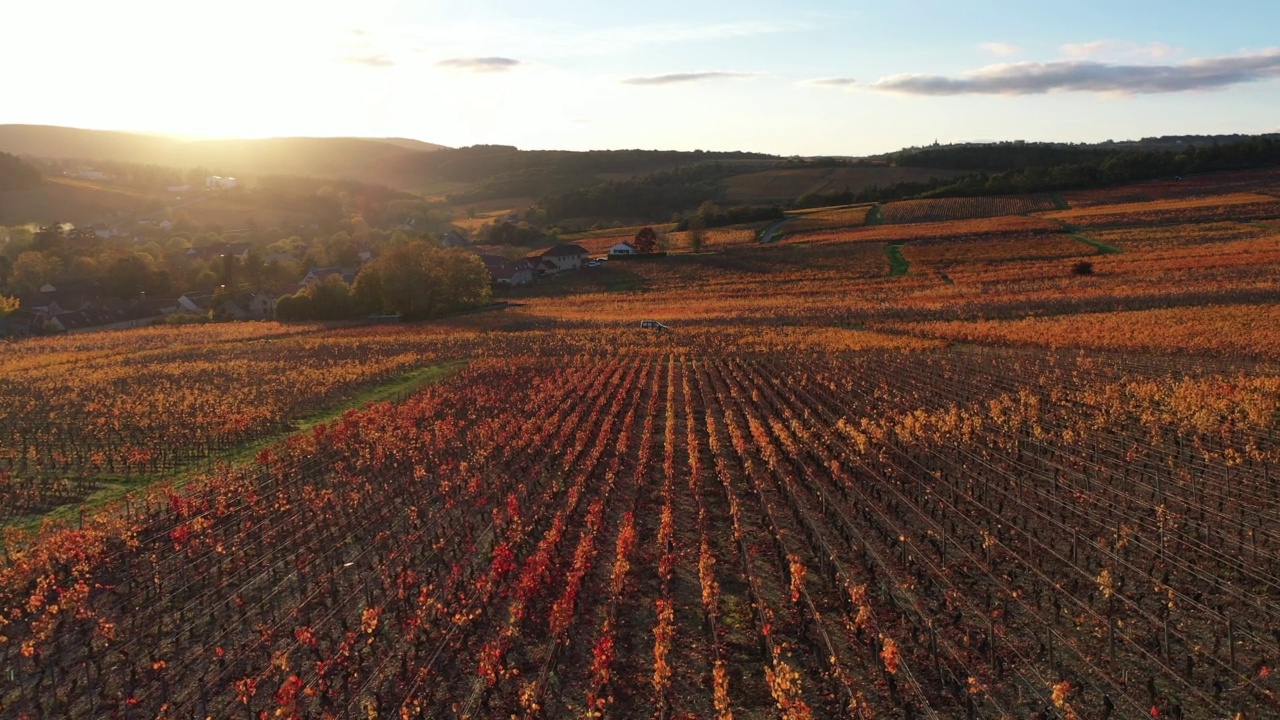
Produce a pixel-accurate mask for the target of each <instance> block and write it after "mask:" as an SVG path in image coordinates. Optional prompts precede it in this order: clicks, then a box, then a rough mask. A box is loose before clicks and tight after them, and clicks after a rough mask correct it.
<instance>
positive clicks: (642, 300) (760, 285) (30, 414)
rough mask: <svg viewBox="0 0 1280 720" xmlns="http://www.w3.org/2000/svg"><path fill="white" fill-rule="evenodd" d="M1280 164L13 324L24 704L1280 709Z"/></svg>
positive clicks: (15, 525) (741, 712) (1205, 713)
mask: <svg viewBox="0 0 1280 720" xmlns="http://www.w3.org/2000/svg"><path fill="white" fill-rule="evenodd" d="M1272 179H1273V178H1271V176H1269V175H1267V176H1266V177H1262V178H1261V179H1259V178H1258V177H1253V176H1246V175H1244V174H1240V175H1239V176H1237V175H1231V176H1229V177H1228V178H1227V180H1228V181H1229V182H1227V184H1226V185H1224V187H1225V188H1226V189H1227V190H1229V192H1224V193H1219V194H1218V195H1216V196H1213V197H1208V196H1207V195H1206V193H1207V192H1208V191H1207V190H1206V189H1205V187H1206V186H1204V185H1203V184H1198V185H1196V186H1195V187H1196V188H1197V189H1196V192H1195V193H1194V194H1193V193H1191V192H1190V191H1188V192H1185V193H1184V192H1182V189H1183V188H1186V187H1189V186H1184V185H1174V184H1170V188H1171V189H1170V191H1169V193H1167V194H1166V195H1159V194H1158V192H1157V190H1156V189H1153V188H1157V187H1158V186H1156V185H1154V184H1151V185H1148V186H1144V187H1141V188H1128V189H1125V188H1118V189H1111V190H1108V191H1099V192H1098V193H1097V195H1096V197H1093V200H1095V201H1096V202H1095V203H1094V204H1093V205H1092V206H1086V205H1085V204H1082V205H1081V206H1080V207H1079V208H1078V209H1076V210H1070V211H1065V212H1052V213H1045V214H1041V215H1036V216H1025V215H1016V214H1015V215H1006V216H1003V217H989V218H972V217H970V218H969V219H957V220H952V221H948V222H942V221H938V222H914V223H904V224H884V225H875V226H865V224H861V223H862V222H863V221H865V217H864V216H865V213H866V212H867V208H865V207H860V208H837V209H827V210H821V211H816V212H813V213H808V214H805V215H795V216H793V217H792V218H791V219H790V220H788V221H787V226H788V227H789V228H791V229H792V230H795V229H796V228H799V229H800V230H801V231H788V232H787V234H786V237H785V238H784V239H783V240H782V241H781V242H777V243H767V244H761V243H759V242H757V241H756V231H757V230H758V229H759V227H760V226H759V225H757V226H754V227H746V226H743V227H733V228H717V229H715V230H711V231H708V232H707V238H706V243H705V244H704V247H703V250H704V252H701V253H697V254H689V253H681V252H678V251H677V252H672V253H671V254H670V255H668V256H666V257H661V258H654V259H653V260H651V261H648V262H627V263H624V262H612V261H610V262H607V263H602V264H601V265H600V266H599V267H595V268H591V269H584V270H582V271H580V272H577V273H563V274H561V275H559V276H557V277H556V279H555V281H554V282H546V283H539V284H534V285H532V286H530V287H525V288H521V289H520V290H518V291H515V292H513V293H512V294H511V295H510V297H511V298H512V300H513V301H512V302H511V303H510V304H509V305H508V306H507V307H506V309H504V310H503V311H501V312H491V313H480V314H473V315H466V316H460V317H455V318H450V319H443V320H437V321H431V322H423V323H404V324H391V325H369V324H366V325H355V324H353V325H346V326H333V327H325V326H321V325H314V324H297V325H291V324H277V323H265V322H264V323H234V324H230V323H229V324H209V325H202V326H198V327H191V326H188V327H170V328H145V329H134V330H126V331H120V332H110V333H88V334H82V335H68V336H63V337H49V338H33V339H24V340H20V341H16V342H13V343H9V344H6V345H4V348H5V350H6V352H5V353H4V355H3V357H0V528H2V529H3V533H2V536H0V718H6V719H7V718H15V719H23V720H37V719H40V720H43V719H44V718H113V719H122V720H144V719H146V720H150V719H153V718H160V719H173V720H177V719H179V718H244V719H245V720H262V719H264V718H276V719H292V718H298V719H301V718H335V719H337V718H353V717H359V718H367V719H370V720H375V719H379V718H388V719H389V718H399V719H401V720H411V719H414V718H519V719H521V720H533V719H534V718H568V717H574V718H610V719H614V720H630V719H633V718H634V719H639V718H658V719H659V720H683V719H685V718H695V717H696V718H716V719H717V720H730V719H736V720H758V719H763V718H781V719H782V720H808V719H810V718H814V719H816V718H850V719H853V720H871V719H879V718H890V719H896V720H924V719H934V718H937V719H943V718H946V719H951V718H955V719H961V718H963V719H964V720H971V719H979V718H990V719H991V720H1005V719H1006V718H1036V719H1048V718H1055V719H1058V720H1086V719H1089V720H1092V719H1105V720H1126V719H1130V718H1178V719H1180V720H1218V719H1220V718H1238V719H1239V720H1260V719H1263V718H1274V717H1280V675H1277V676H1276V677H1272V676H1273V674H1275V673H1276V670H1277V668H1276V664H1277V663H1280V583H1277V580H1276V578H1277V577H1278V576H1280V531H1277V530H1276V528H1277V526H1278V525H1280V478H1277V477H1276V473H1277V468H1280V442H1278V441H1277V437H1276V435H1277V430H1278V429H1280V427H1278V426H1280V305H1277V303H1276V299H1277V298H1280V274H1278V273H1277V272H1276V270H1277V268H1280V229H1277V227H1276V226H1277V225H1280V221H1278V220H1277V219H1276V218H1278V217H1280V211H1275V210H1274V208H1273V209H1267V208H1270V207H1271V206H1269V205H1267V204H1266V202H1264V201H1262V200H1259V199H1258V198H1259V197H1260V196H1258V195H1251V194H1248V193H1250V192H1254V191H1256V190H1257V189H1258V188H1259V187H1261V186H1260V185H1259V183H1265V182H1271V181H1272ZM1196 182H1197V183H1199V181H1196ZM1249 183H1253V184H1252V185H1250V184H1249ZM1107 193H1110V194H1107ZM1152 193H1155V194H1156V195H1158V196H1157V197H1154V198H1153V199H1152V201H1151V202H1145V203H1140V204H1117V203H1116V202H1114V200H1115V199H1116V198H1129V197H1138V196H1142V197H1146V196H1147V195H1150V194H1152ZM1108 198H1111V199H1112V200H1113V202H1111V203H1110V204H1108V203H1107V202H1105V201H1106V200H1107V199H1108ZM988 200H991V199H988ZM1026 200H1027V198H1012V199H1009V200H1008V202H1011V203H1019V202H1024V201H1026ZM931 202H934V201H931ZM966 202H969V201H966ZM983 202H987V201H986V200H984V201H983ZM991 202H994V200H991ZM1073 202H1074V200H1073ZM998 204H999V203H996V205H998ZM955 206H956V207H963V206H964V204H963V203H957V204H955ZM892 207H893V204H891V205H886V206H884V208H883V209H884V211H885V213H886V219H887V218H888V213H889V212H890V209H891V208H892ZM931 207H933V208H935V211H937V212H942V211H941V210H936V209H937V208H945V207H949V205H946V204H942V205H933V206H931ZM975 207H976V206H975ZM1019 207H1020V206H1019ZM1024 211H1025V210H1024ZM931 212H934V211H931ZM957 212H959V211H957ZM1238 212H1245V213H1246V215H1248V214H1251V213H1255V212H1256V213H1259V214H1261V215H1263V217H1261V218H1260V219H1258V220H1255V221H1249V222H1246V221H1245V220H1246V218H1240V217H1236V214H1237V213H1238ZM806 222H807V223H808V225H807V226H806V225H804V223H806ZM846 223H851V225H850V226H847V227H846V226H844V225H845V224H846ZM1164 223H1167V224H1164ZM1077 224H1078V225H1079V226H1080V227H1084V226H1086V225H1091V226H1090V227H1087V228H1086V229H1081V230H1078V231H1073V232H1074V234H1070V233H1068V232H1064V225H1066V226H1069V227H1073V228H1075V227H1076V226H1077ZM616 239H617V238H614V237H609V236H607V234H604V233H602V234H600V235H599V236H597V237H595V238H593V239H591V240H590V242H592V243H599V244H600V245H603V244H605V243H610V244H611V243H612V242H613V241H614V240H616ZM685 239H686V238H685V237H684V236H683V235H680V234H676V233H673V240H674V241H675V242H676V243H677V247H680V243H683V242H684V241H685ZM1090 241H1092V242H1095V243H1103V244H1105V245H1108V246H1110V247H1114V248H1115V249H1117V250H1119V252H1115V253H1108V254H1099V253H1098V248H1097V246H1092V247H1091V245H1090ZM890 246H895V247H894V250H895V252H898V253H900V255H898V256H897V257H898V258H899V259H900V260H902V261H903V262H905V263H906V264H907V265H908V270H907V272H906V273H905V274H892V273H891V272H890V265H889V263H890V254H889V253H888V252H887V248H889V247H890ZM593 247H595V245H593ZM1081 266H1084V267H1081ZM642 318H643V319H650V318H653V319H659V320H661V321H663V322H665V323H666V324H667V325H669V326H670V329H669V330H664V331H662V332H657V331H655V330H653V329H650V328H644V327H641V326H640V323H639V322H638V320H639V319H642Z"/></svg>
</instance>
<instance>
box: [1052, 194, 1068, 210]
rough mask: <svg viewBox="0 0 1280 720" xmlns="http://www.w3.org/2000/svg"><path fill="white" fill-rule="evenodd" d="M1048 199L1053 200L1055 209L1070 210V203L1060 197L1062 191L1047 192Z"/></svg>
mask: <svg viewBox="0 0 1280 720" xmlns="http://www.w3.org/2000/svg"><path fill="white" fill-rule="evenodd" d="M1049 199H1050V200H1052V201H1053V207H1054V209H1055V210H1070V209H1071V204H1070V203H1068V202H1067V201H1066V200H1065V199H1063V197H1062V193H1049Z"/></svg>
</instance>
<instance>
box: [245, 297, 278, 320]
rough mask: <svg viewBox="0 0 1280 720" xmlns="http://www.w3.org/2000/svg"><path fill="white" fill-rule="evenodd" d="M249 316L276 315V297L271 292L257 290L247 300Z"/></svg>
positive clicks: (263, 317)
mask: <svg viewBox="0 0 1280 720" xmlns="http://www.w3.org/2000/svg"><path fill="white" fill-rule="evenodd" d="M245 309H246V310H248V311H249V317H253V318H261V319H269V318H273V317H275V316H276V299H275V297H274V296H273V295H271V294H270V293H262V292H256V293H253V294H252V295H250V296H249V299H248V301H246V302H245Z"/></svg>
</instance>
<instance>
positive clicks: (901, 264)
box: [884, 243, 911, 277]
mask: <svg viewBox="0 0 1280 720" xmlns="http://www.w3.org/2000/svg"><path fill="white" fill-rule="evenodd" d="M884 254H885V256H886V257H888V258H889V277H898V276H900V275H906V274H907V270H909V269H911V263H909V262H907V258H906V257H904V256H903V254H902V244H901V243H899V244H896V245H886V246H885V248H884Z"/></svg>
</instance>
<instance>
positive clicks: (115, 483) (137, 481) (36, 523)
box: [0, 360, 467, 532]
mask: <svg viewBox="0 0 1280 720" xmlns="http://www.w3.org/2000/svg"><path fill="white" fill-rule="evenodd" d="M466 366H467V362H466V361H461V360H459V361H454V362H449V363H444V364H441V365H429V366H427V367H421V368H418V369H416V370H412V371H410V372H408V373H405V374H403V375H400V376H398V377H396V378H393V379H391V380H390V381H388V382H385V383H382V384H380V385H376V386H374V387H372V388H369V389H367V390H365V391H363V392H361V393H359V394H357V395H355V396H354V397H351V398H350V399H348V400H345V401H342V402H339V403H338V404H335V405H332V406H330V407H328V408H325V409H324V410H321V411H319V412H316V413H312V414H311V415H307V416H305V417H302V418H299V419H297V420H294V421H293V422H291V423H290V427H289V429H287V430H283V431H280V432H276V433H272V434H269V435H266V436H264V437H261V438H258V439H256V440H247V441H245V442H244V443H242V444H240V445H238V446H236V447H234V448H228V449H226V450H222V451H220V452H216V453H212V454H210V455H208V456H207V457H204V458H201V459H199V460H192V461H191V462H190V463H187V464H186V465H185V466H183V467H182V468H179V469H178V470H175V471H172V472H168V473H156V474H152V475H132V476H122V475H100V476H97V477H96V478H95V479H97V480H98V481H99V482H100V483H102V486H101V487H99V488H98V489H97V490H95V491H94V492H92V493H91V494H89V495H88V496H87V497H85V498H84V500H82V501H80V502H78V503H71V504H67V505H61V506H59V507H56V508H54V509H53V510H50V511H49V512H46V513H41V514H38V515H24V516H21V517H14V518H9V519H8V520H5V521H3V522H0V527H16V528H18V529H20V530H23V531H27V532H33V531H35V530H37V529H39V527H40V525H41V524H43V523H44V522H46V521H53V522H65V523H70V522H72V521H74V520H76V519H77V517H79V516H80V514H81V513H85V514H91V513H92V512H93V511H96V510H99V509H101V508H102V507H104V506H106V505H109V504H111V503H114V502H118V501H120V500H123V499H124V498H125V497H126V496H128V495H129V494H131V493H133V492H135V491H138V490H143V489H146V488H147V487H149V486H151V485H153V484H155V483H158V482H162V481H167V482H170V483H171V484H172V485H173V486H174V487H182V486H183V485H186V484H187V483H189V482H191V481H192V480H194V479H195V478H197V477H199V476H200V475H201V474H203V473H206V472H208V471H210V470H211V469H213V467H214V466H215V465H217V464H219V463H225V464H228V465H231V466H239V465H245V464H248V463H249V462H250V461H252V460H253V458H254V456H256V455H257V454H258V453H259V452H261V451H262V450H264V449H265V448H267V447H269V446H271V445H274V444H275V443H277V442H280V441H282V440H284V439H285V438H287V437H289V436H292V435H296V434H299V433H305V432H310V431H311V429H312V428H314V427H315V426H317V425H320V424H321V423H327V422H330V421H332V420H336V419H337V418H339V417H341V416H342V414H343V413H345V412H347V411H348V410H352V409H357V408H362V407H365V406H366V405H370V404H373V403H380V402H387V401H393V402H399V401H400V400H403V399H404V398H405V397H407V396H408V395H409V394H411V393H413V392H414V391H415V390H417V389H419V388H421V387H424V386H426V385H431V384H434V383H439V382H443V381H445V380H447V379H449V378H450V377H452V376H454V375H456V374H457V373H458V372H460V371H461V370H462V369H463V368H464V367H466Z"/></svg>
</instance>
